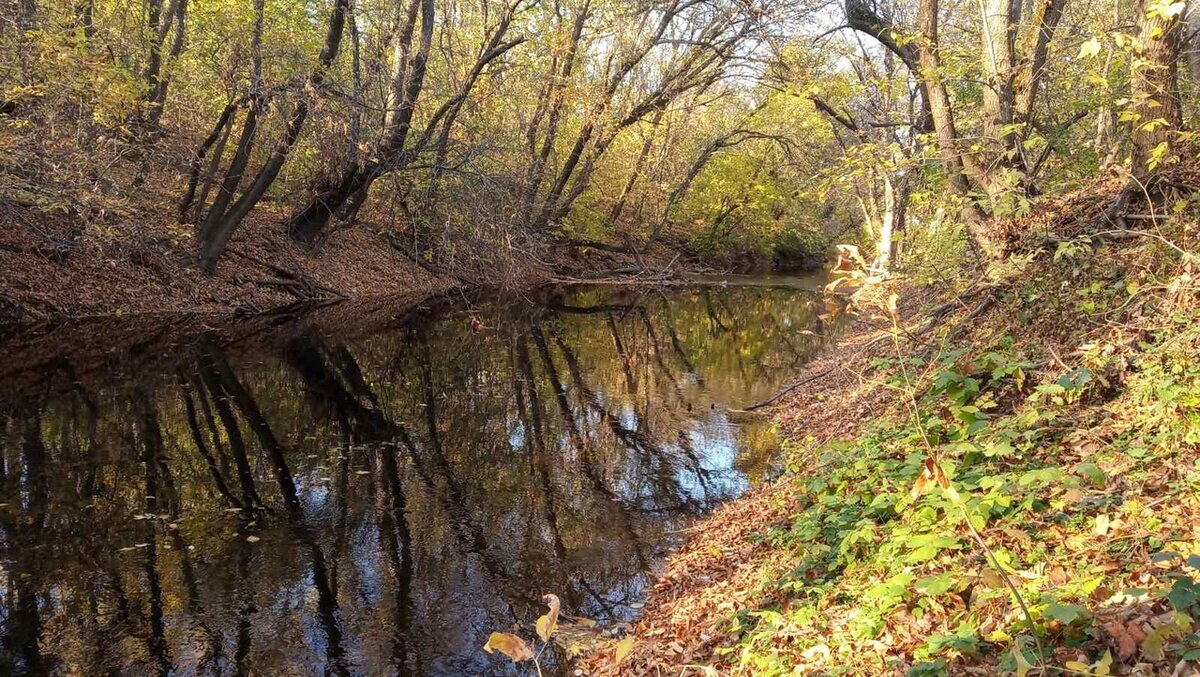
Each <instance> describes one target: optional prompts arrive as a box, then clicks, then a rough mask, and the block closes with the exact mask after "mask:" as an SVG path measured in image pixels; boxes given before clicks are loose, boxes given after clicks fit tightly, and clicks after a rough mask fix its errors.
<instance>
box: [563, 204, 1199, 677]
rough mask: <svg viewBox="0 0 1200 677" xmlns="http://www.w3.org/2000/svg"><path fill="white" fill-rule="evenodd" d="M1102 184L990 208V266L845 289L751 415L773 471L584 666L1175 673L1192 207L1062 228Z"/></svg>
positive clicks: (1193, 613)
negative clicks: (833, 340) (1009, 256)
mask: <svg viewBox="0 0 1200 677" xmlns="http://www.w3.org/2000/svg"><path fill="white" fill-rule="evenodd" d="M1105 190H1107V187H1106V186H1099V187H1097V188H1094V189H1093V190H1091V191H1085V192H1083V193H1080V194H1078V195H1075V196H1072V197H1070V198H1069V199H1065V200H1062V201H1061V202H1059V203H1057V204H1055V205H1053V206H1052V207H1050V208H1048V209H1043V210H1040V211H1039V212H1038V215H1037V216H1036V217H1031V218H1029V219H1026V220H1025V222H1024V223H1016V224H1010V231H1011V232H1012V233H1013V237H1014V239H1015V238H1023V241H1024V242H1025V243H1026V244H1025V245H1023V246H1022V247H1021V248H1020V249H1021V252H1022V253H1021V254H1020V255H1019V257H1018V258H1020V262H1019V263H1017V264H1014V267H1013V269H1012V270H1008V271H1006V272H1005V273H1004V274H1003V275H1002V279H1000V280H998V281H995V282H992V283H989V284H986V285H985V284H982V283H977V284H974V285H970V286H967V287H964V288H958V289H950V288H947V287H946V286H944V285H941V286H938V287H933V286H927V285H923V284H920V283H918V282H917V281H915V280H912V279H898V280H893V281H890V282H888V283H886V284H882V285H878V286H875V287H872V288H868V289H865V290H864V291H863V292H861V293H860V294H859V295H858V298H857V300H856V305H857V306H858V311H857V314H856V315H855V316H853V318H852V320H851V322H850V325H849V327H848V330H847V334H846V337H845V339H844V340H843V342H842V343H841V344H840V345H839V346H838V347H837V348H835V349H833V350H831V351H830V352H828V353H827V354H826V355H824V356H823V357H821V358H820V359H818V360H817V361H816V362H814V363H812V364H810V365H809V366H808V367H807V368H806V370H805V371H804V373H802V374H799V375H797V378H798V379H801V380H802V379H810V380H809V381H808V382H807V383H806V384H805V385H804V387H803V388H801V389H797V390H796V391H795V392H793V393H790V394H789V395H788V396H786V397H784V398H781V400H780V401H778V402H776V403H775V404H774V405H773V406H772V407H770V408H769V410H768V415H769V416H770V417H771V419H772V420H773V421H774V423H775V424H776V425H777V427H778V428H779V429H780V430H781V432H782V433H783V434H784V436H785V438H786V439H787V441H788V470H787V472H786V473H785V475H784V476H783V477H782V478H781V479H779V480H778V481H777V482H775V483H773V484H770V485H767V486H763V487H760V488H759V489H757V490H756V491H752V492H751V493H749V494H747V495H746V496H744V497H742V498H740V499H737V500H735V501H733V502H732V503H730V504H727V505H726V506H724V507H723V508H721V509H719V510H718V511H716V512H715V513H714V514H713V515H712V516H711V517H710V518H708V519H706V520H705V521H703V522H702V523H700V524H699V525H697V526H696V527H695V529H694V530H693V532H692V535H691V537H690V538H689V541H688V543H687V544H686V545H685V546H684V547H683V548H682V549H681V550H680V551H679V552H678V553H677V554H676V555H675V556H673V557H672V558H671V559H670V560H669V562H668V564H667V567H666V569H665V571H664V572H663V573H662V575H661V577H660V578H659V579H658V581H657V583H656V585H655V587H654V588H653V591H652V592H651V594H650V596H649V600H648V602H647V605H646V607H645V612H644V616H643V617H642V618H641V620H640V621H639V622H638V623H637V624H636V626H635V627H634V629H633V631H632V633H631V635H630V636H631V637H632V640H625V643H624V644H622V645H617V644H613V645H609V646H606V647H603V648H601V649H599V650H597V651H595V652H594V653H593V654H592V655H591V656H589V657H587V658H586V659H585V660H584V662H583V664H582V667H583V669H584V672H585V673H587V674H622V675H652V674H701V672H702V669H703V670H704V671H708V672H706V674H714V673H712V672H711V670H715V671H716V673H717V674H752V675H770V674H793V672H795V671H799V672H800V673H803V674H872V675H874V674H908V675H937V674H995V673H996V672H1002V671H1005V672H1015V673H1017V674H1019V675H1024V674H1037V673H1038V671H1039V670H1040V671H1042V673H1043V674H1047V673H1049V674H1054V673H1060V674H1094V675H1106V674H1130V673H1136V674H1194V673H1189V672H1187V671H1188V670H1190V669H1192V668H1189V667H1188V666H1189V665H1194V661H1195V660H1196V659H1197V657H1198V656H1200V635H1197V634H1196V629H1197V623H1196V617H1197V613H1198V610H1200V583H1198V582H1197V579H1200V532H1197V530H1196V525H1197V524H1200V491H1198V490H1197V486H1200V466H1198V465H1197V464H1196V458H1197V454H1198V453H1200V397H1198V395H1197V393H1200V368H1198V367H1197V366H1196V365H1195V361H1194V356H1195V355H1196V354H1197V353H1198V352H1200V286H1198V284H1197V278H1196V274H1197V266H1196V263H1197V259H1196V251H1197V246H1196V245H1197V243H1196V241H1195V218H1194V215H1193V214H1191V209H1190V208H1186V209H1184V210H1182V211H1181V213H1180V214H1179V215H1176V216H1175V217H1172V218H1170V219H1162V220H1161V221H1160V223H1159V228H1158V229H1157V230H1155V231H1153V232H1151V233H1140V232H1138V231H1132V230H1130V231H1124V232H1123V233H1121V234H1110V235H1109V236H1107V237H1106V239H1103V240H1101V239H1095V240H1093V239H1092V238H1090V237H1079V232H1080V230H1081V229H1082V228H1084V227H1085V226H1086V225H1087V223H1088V219H1089V218H1090V216H1089V215H1090V214H1091V212H1093V211H1095V210H1096V209H1097V208H1100V209H1103V205H1104V204H1105V203H1106V200H1105V199H1104V191H1105ZM1185 207H1186V205H1185ZM1048 233H1049V234H1051V236H1049V237H1047V234H1048ZM893 295H894V296H893ZM891 299H898V301H899V302H898V303H895V304H894V305H893V303H894V302H892V301H890V300H891ZM893 307H894V310H893ZM618 651H619V652H620V654H621V655H620V657H619V659H618V655H617V654H618Z"/></svg>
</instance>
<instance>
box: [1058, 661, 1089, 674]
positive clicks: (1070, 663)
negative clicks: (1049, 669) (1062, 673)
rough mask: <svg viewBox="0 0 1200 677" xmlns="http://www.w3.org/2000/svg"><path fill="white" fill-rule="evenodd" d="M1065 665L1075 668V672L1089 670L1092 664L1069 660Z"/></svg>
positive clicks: (1067, 667)
mask: <svg viewBox="0 0 1200 677" xmlns="http://www.w3.org/2000/svg"><path fill="white" fill-rule="evenodd" d="M1063 667H1065V668H1066V669H1068V670H1074V671H1075V672H1087V671H1088V668H1089V667H1091V666H1090V665H1088V664H1087V663H1084V662H1081V661H1067V662H1066V664H1065V665H1064V666H1063Z"/></svg>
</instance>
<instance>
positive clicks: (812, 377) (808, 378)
mask: <svg viewBox="0 0 1200 677" xmlns="http://www.w3.org/2000/svg"><path fill="white" fill-rule="evenodd" d="M836 368H837V365H834V366H832V367H829V368H827V369H823V370H821V371H819V372H817V373H815V374H812V375H809V376H806V377H804V378H802V379H800V380H799V381H796V382H795V383H793V384H791V385H790V386H787V387H786V388H784V389H782V390H780V391H779V392H777V393H775V394H774V395H772V396H771V397H769V398H767V399H765V400H763V401H761V402H755V403H754V404H752V405H750V406H748V407H745V408H743V409H740V410H738V411H754V410H755V409H762V408H763V407H767V406H770V405H772V404H774V403H776V402H778V401H779V400H780V398H782V397H783V396H784V395H787V394H788V393H790V392H792V391H793V390H795V389H796V388H799V387H801V386H803V385H807V384H809V383H812V382H813V381H816V380H817V379H819V378H822V377H824V376H828V375H829V374H830V373H832V372H833V370H834V369H836Z"/></svg>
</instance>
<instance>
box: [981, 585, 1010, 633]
mask: <svg viewBox="0 0 1200 677" xmlns="http://www.w3.org/2000/svg"><path fill="white" fill-rule="evenodd" d="M1002 585H1003V584H1002ZM986 639H987V641H989V642H995V643H996V644H1001V643H1004V642H1011V641H1012V635H1010V634H1008V633H1007V632H1005V631H1003V630H992V631H991V632H989V633H988V636H987V638H986Z"/></svg>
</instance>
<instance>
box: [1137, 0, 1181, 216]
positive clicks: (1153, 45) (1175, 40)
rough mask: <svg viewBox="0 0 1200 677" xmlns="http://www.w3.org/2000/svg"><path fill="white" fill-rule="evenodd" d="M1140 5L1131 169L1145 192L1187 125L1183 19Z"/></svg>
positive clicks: (1140, 1)
mask: <svg viewBox="0 0 1200 677" xmlns="http://www.w3.org/2000/svg"><path fill="white" fill-rule="evenodd" d="M1148 5H1149V3H1147V2H1146V0H1139V2H1138V3H1137V20H1138V35H1137V40H1136V42H1135V44H1134V57H1135V58H1134V59H1133V73H1132V84H1131V90H1132V93H1133V96H1132V98H1133V112H1134V114H1135V117H1136V119H1135V120H1134V121H1133V125H1134V127H1133V154H1132V158H1131V170H1132V172H1133V179H1134V181H1135V182H1137V183H1140V184H1142V185H1141V189H1142V190H1150V192H1151V193H1153V192H1154V191H1153V190H1151V187H1150V186H1148V185H1146V184H1147V183H1148V182H1149V181H1151V180H1152V177H1153V175H1154V174H1155V171H1154V170H1155V169H1156V168H1157V166H1158V165H1159V164H1161V163H1164V162H1165V161H1166V160H1167V158H1168V157H1169V156H1170V154H1171V150H1170V139H1171V138H1172V136H1173V135H1174V134H1175V133H1177V132H1178V131H1179V130H1180V128H1181V127H1182V124H1183V116H1182V111H1181V107H1180V103H1179V43H1180V32H1181V30H1180V29H1181V26H1180V21H1179V15H1173V16H1165V15H1163V14H1162V13H1159V12H1157V11H1152V10H1151V11H1148V10H1147V6H1148Z"/></svg>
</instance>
